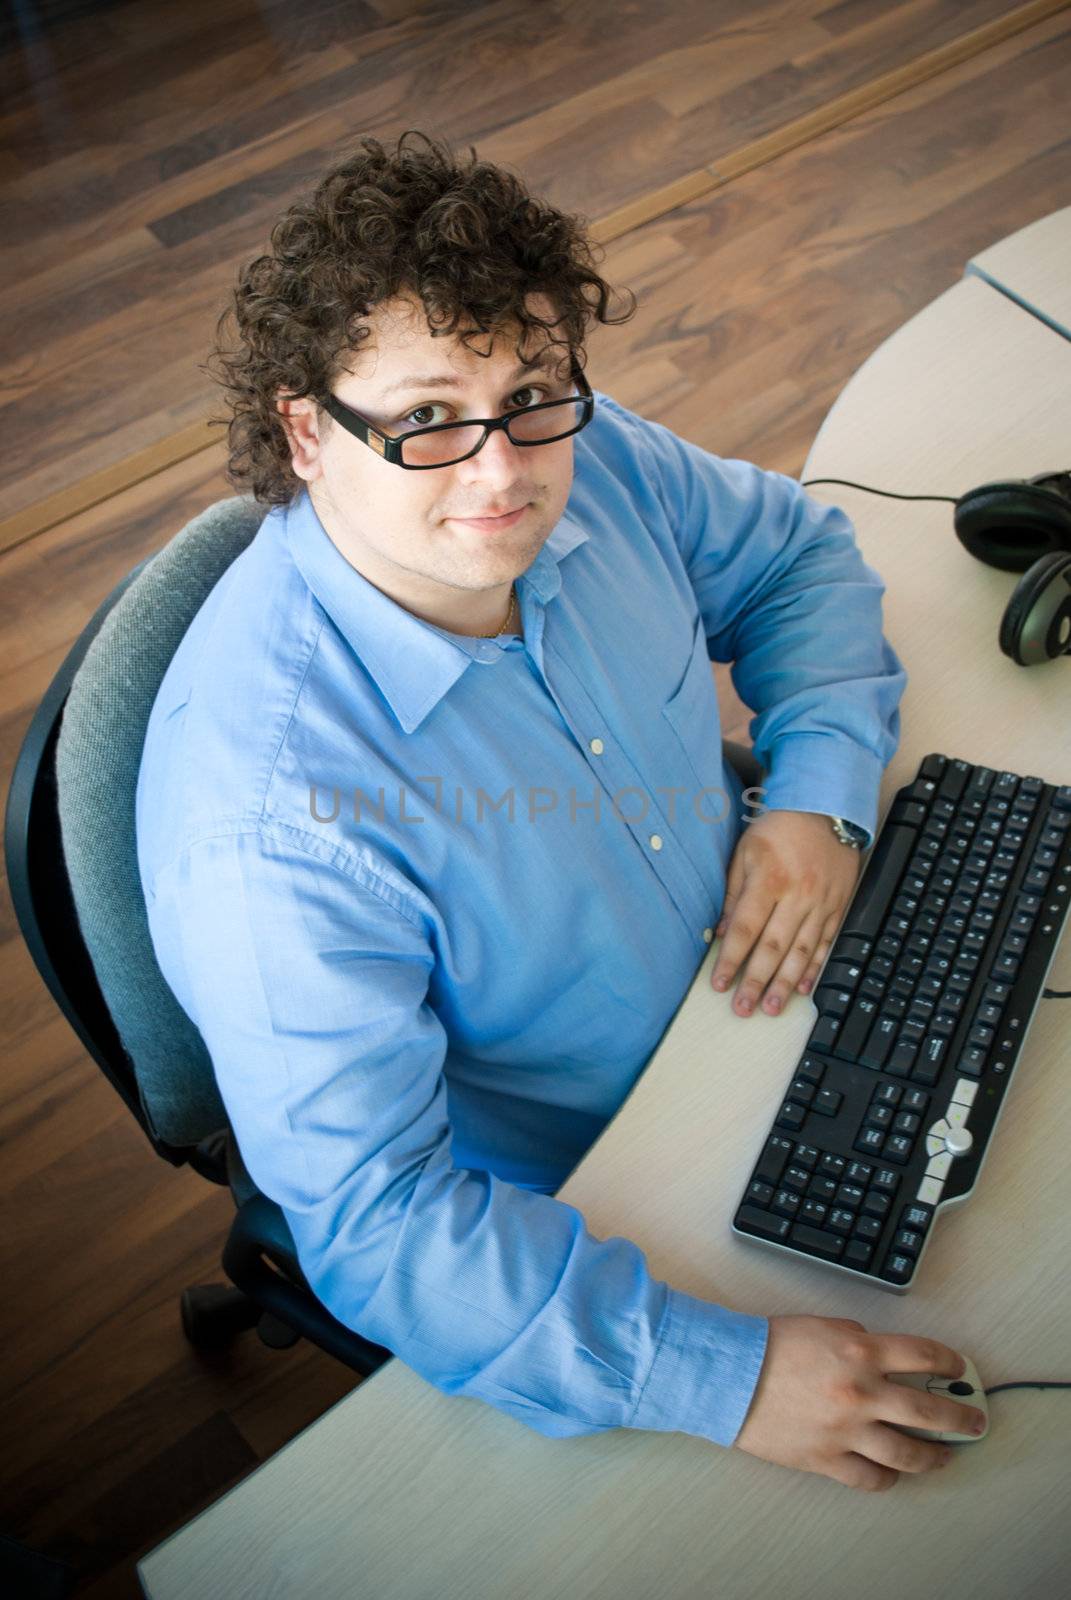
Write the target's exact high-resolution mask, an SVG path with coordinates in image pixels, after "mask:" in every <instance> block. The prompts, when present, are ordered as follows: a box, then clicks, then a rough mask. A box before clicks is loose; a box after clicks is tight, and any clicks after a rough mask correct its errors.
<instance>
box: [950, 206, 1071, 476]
mask: <svg viewBox="0 0 1071 1600" xmlns="http://www.w3.org/2000/svg"><path fill="white" fill-rule="evenodd" d="M966 271H967V272H968V273H974V274H977V275H978V276H979V277H981V278H984V279H985V280H986V281H988V282H989V283H991V284H994V285H995V286H996V287H997V288H998V289H1000V290H1002V291H1003V293H1004V294H1007V295H1010V296H1011V298H1012V299H1013V300H1017V301H1018V302H1019V304H1020V305H1021V306H1023V307H1024V308H1025V309H1026V310H1027V311H1030V312H1031V313H1032V314H1033V315H1034V316H1035V317H1041V319H1042V320H1043V321H1045V322H1047V323H1048V324H1049V325H1050V327H1052V328H1054V329H1055V330H1056V332H1057V333H1062V334H1063V336H1064V338H1065V339H1071V206H1066V207H1065V208H1064V210H1063V211H1054V212H1052V214H1051V215H1050V216H1047V217H1041V218H1039V220H1038V221H1037V222H1031V223H1030V224H1029V226H1028V227H1026V228H1020V229H1019V232H1018V233H1012V234H1009V235H1008V237H1007V238H1006V239H1001V240H1000V242H999V243H998V244H994V245H990V247H989V248H988V250H983V251H982V252H981V253H980V254H979V255H976V256H975V257H974V258H973V260H971V261H968V263H967V267H966ZM1039 470H1040V469H1039Z"/></svg>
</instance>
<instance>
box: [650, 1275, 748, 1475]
mask: <svg viewBox="0 0 1071 1600" xmlns="http://www.w3.org/2000/svg"><path fill="white" fill-rule="evenodd" d="M769 1333H770V1321H769V1318H768V1317H752V1316H749V1315H747V1314H746V1313H745V1312H742V1311H730V1310H728V1309H727V1307H725V1306H718V1305H714V1304H713V1303H712V1302H711V1301H709V1300H700V1299H698V1298H697V1297H696V1296H695V1295H690V1294H684V1293H683V1292H682V1291H681V1290H679V1289H670V1290H669V1294H668V1299H667V1304H666V1312H665V1316H664V1318H663V1320H662V1332H661V1336H660V1338H659V1341H658V1348H657V1350H656V1351H655V1358H654V1360H653V1362H652V1363H651V1370H650V1372H649V1373H648V1374H647V1382H646V1383H645V1385H644V1388H643V1393H642V1394H641V1395H640V1398H639V1403H638V1404H637V1406H636V1410H635V1411H634V1412H633V1415H632V1419H631V1421H630V1422H629V1423H628V1424H627V1426H628V1427H630V1428H651V1429H658V1430H661V1431H662V1432H667V1433H694V1434H698V1436H699V1437H700V1438H702V1439H710V1440H712V1442H713V1443H714V1444H723V1445H731V1444H733V1443H734V1442H735V1440H736V1436H737V1434H738V1433H739V1432H740V1429H741V1428H742V1427H743V1425H744V1418H745V1417H746V1416H747V1413H748V1408H749V1406H750V1405H751V1398H752V1396H753V1394H754V1393H755V1387H756V1385H757V1383H758V1381H759V1373H760V1372H761V1371H762V1363H763V1360H764V1358H765V1355H766V1342H767V1339H768V1338H769Z"/></svg>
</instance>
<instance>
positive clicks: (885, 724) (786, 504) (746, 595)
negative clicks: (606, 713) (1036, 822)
mask: <svg viewBox="0 0 1071 1600" xmlns="http://www.w3.org/2000/svg"><path fill="white" fill-rule="evenodd" d="M622 414H623V415H625V414H626V413H622ZM640 436H641V437H643V439H644V440H645V442H646V448H647V450H648V452H649V453H650V455H653V457H654V461H655V464H656V470H657V478H658V481H659V482H660V484H661V489H662V496H661V497H662V501H663V504H664V505H665V508H666V511H667V515H668V517H669V519H670V525H671V530H672V532H673V536H674V539H675V540H676V543H677V546H678V548H679V549H680V552H681V555H682V556H683V558H684V561H685V564H686V567H687V570H688V575H689V578H690V580H691V584H692V587H693V589H694V591H695V595H696V599H697V602H698V605H699V609H700V612H701V614H702V617H703V621H704V625H705V628H706V634H707V651H708V654H709V655H710V658H711V660H713V661H723V662H731V663H732V667H731V675H732V680H733V684H734V686H735V688H736V691H737V693H738V694H739V696H740V698H741V699H742V700H743V702H744V704H745V705H747V706H750V708H751V709H752V710H753V711H754V712H756V713H757V715H756V716H755V717H754V718H753V720H752V722H751V724H750V732H751V738H752V743H753V747H754V752H755V755H756V757H757V759H758V760H759V761H760V762H761V763H762V765H763V767H764V768H765V769H766V773H767V777H766V781H765V794H764V796H763V802H764V805H765V806H766V808H767V809H769V810H788V811H816V812H820V813H823V814H827V815H832V816H840V817H846V818H847V819H848V820H849V821H850V822H854V823H856V824H857V825H858V826H859V827H862V828H865V829H866V830H867V833H868V834H869V835H870V838H871V839H873V836H874V833H875V831H876V828H877V817H878V796H879V791H880V788H881V779H882V774H883V772H884V770H885V768H886V766H887V765H888V763H889V761H890V760H891V759H892V757H893V755H894V754H895V752H896V748H897V745H898V744H899V742H900V712H899V703H900V700H901V698H902V696H903V693H904V689H905V688H906V686H907V673H906V671H905V670H904V667H903V664H902V663H901V661H900V659H899V657H898V656H897V655H896V653H895V651H894V650H893V648H892V646H891V645H890V644H889V642H888V641H887V639H885V637H884V635H883V632H882V607H881V598H882V595H883V594H884V593H885V584H884V583H883V581H882V579H881V578H880V576H879V575H878V573H877V572H876V571H875V570H874V569H873V568H872V567H870V566H868V565H867V563H866V562H865V561H864V560H863V557H862V555H861V554H860V551H859V548H858V546H857V544H856V542H855V535H854V530H853V528H852V524H851V523H850V521H849V520H848V518H847V516H846V515H845V513H844V512H843V511H842V510H840V508H839V507H837V506H826V505H822V504H820V503H819V502H818V501H816V500H813V499H811V498H810V496H808V495H807V494H806V493H805V492H804V490H803V489H802V488H801V487H800V485H799V484H798V483H797V482H796V481H795V479H793V478H789V477H786V476H784V475H783V474H782V473H778V472H766V471H764V470H763V469H761V468H760V467H757V466H754V465H753V464H752V463H751V462H748V461H738V460H731V459H723V458H721V457H718V456H714V455H712V454H711V453H710V452H709V451H707V450H704V449H702V448H701V447H700V446H698V445H695V444H691V443H689V441H687V440H685V439H681V438H679V437H678V436H677V435H676V434H675V433H673V432H672V431H671V430H670V429H669V428H666V427H664V426H663V425H662V424H661V423H656V422H648V421H644V422H643V424H642V431H641V435H640Z"/></svg>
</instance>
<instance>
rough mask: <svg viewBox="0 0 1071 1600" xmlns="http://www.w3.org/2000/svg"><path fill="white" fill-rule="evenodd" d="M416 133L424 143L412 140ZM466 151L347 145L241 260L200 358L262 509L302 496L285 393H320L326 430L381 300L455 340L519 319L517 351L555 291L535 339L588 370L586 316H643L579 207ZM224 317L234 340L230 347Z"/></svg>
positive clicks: (427, 141) (246, 486)
mask: <svg viewBox="0 0 1071 1600" xmlns="http://www.w3.org/2000/svg"><path fill="white" fill-rule="evenodd" d="M410 138H413V139H415V140H422V141H423V143H424V145H426V147H427V148H426V149H421V148H420V147H419V146H418V147H416V148H414V147H413V146H412V145H411V144H407V142H406V141H407V140H409V139H410ZM468 150H469V155H468V158H467V159H464V158H463V159H460V160H459V159H458V157H457V156H456V155H455V154H454V152H453V151H452V150H451V149H450V147H449V145H447V144H446V143H445V141H442V140H434V139H431V138H429V137H428V136H427V135H426V134H423V133H418V132H416V130H414V129H409V130H407V131H406V132H405V133H403V134H402V135H401V136H400V138H399V139H398V143H397V148H396V149H394V150H389V149H386V148H385V147H384V146H383V145H382V144H381V143H380V142H379V140H378V139H373V138H370V137H363V138H361V139H360V140H359V141H358V143H357V147H356V148H353V147H343V149H342V150H341V152H340V159H339V160H338V161H337V162H336V163H335V165H333V166H332V167H331V168H330V169H329V170H328V171H327V172H326V173H325V174H324V176H323V178H322V179H321V180H320V182H319V184H318V185H317V187H316V189H315V190H314V192H313V193H312V194H311V196H308V197H306V198H304V199H301V200H298V201H297V202H296V203H295V204H294V205H292V206H290V208H289V209H288V210H287V211H285V212H284V213H283V215H282V216H281V217H280V219H279V221H278V222H277V223H276V224H275V226H274V228H273V229H272V233H271V254H270V255H261V256H258V257H257V258H256V259H255V260H254V261H251V262H250V263H249V264H248V265H247V266H245V267H243V268H242V269H241V271H240V272H239V275H238V280H237V283H236V285H235V288H234V304H233V306H228V307H227V309H226V310H225V311H224V312H223V314H222V316H221V317H220V319H219V322H218V324H217V327H216V345H215V347H214V348H213V350H212V353H211V355H210V357H209V361H208V362H207V363H206V364H204V365H202V366H201V368H200V370H201V371H203V372H207V373H208V374H209V376H210V377H212V378H213V379H214V380H215V381H217V382H218V383H220V384H221V385H222V387H223V389H224V391H225V400H226V404H227V406H228V408H229V410H230V413H231V415H230V417H229V419H228V418H226V417H214V418H212V419H211V420H210V426H215V427H226V428H227V443H228V450H229V460H228V465H227V472H226V476H227V480H228V482H229V483H231V484H232V485H233V486H234V488H235V489H237V490H239V491H242V492H249V491H251V492H252V494H253V496H254V498H255V499H256V500H257V501H258V502H260V503H261V504H264V505H269V506H271V505H289V504H290V503H291V502H292V501H293V500H294V498H295V497H296V495H297V494H298V493H299V492H300V490H301V488H302V486H303V485H302V480H301V479H299V478H298V477H297V475H296V474H295V473H294V471H293V469H292V467H291V464H290V446H289V443H288V441H287V437H286V432H285V429H284V427H283V423H282V419H281V417H280V415H279V412H278V410H277V407H276V395H277V393H278V392H279V391H280V390H283V391H286V392H287V393H289V394H290V395H292V396H294V397H301V396H306V395H308V396H311V397H312V398H313V399H314V401H315V404H316V415H317V419H318V422H319V424H320V426H321V429H326V428H327V427H328V426H329V425H330V422H331V419H330V417H329V414H328V413H327V412H326V411H325V410H324V408H323V403H322V402H323V399H324V397H325V396H326V394H327V392H328V390H329V389H330V388H331V386H332V384H333V382H334V381H335V379H336V378H337V377H338V376H339V374H340V372H342V371H343V370H344V368H343V358H345V357H346V356H347V355H350V354H351V353H352V352H353V351H354V350H356V349H357V348H358V346H359V345H360V344H362V343H363V342H364V341H366V340H367V339H368V338H370V337H371V336H372V333H373V329H372V328H371V327H369V326H368V325H367V323H362V322H361V320H360V319H361V318H363V317H368V316H369V314H370V313H371V311H372V310H373V308H374V307H375V306H377V305H378V304H379V303H380V302H381V301H384V300H388V299H392V298H393V297H395V296H396V295H399V294H402V293H405V292H408V293H409V294H411V295H414V296H417V295H418V296H419V298H420V301H421V302H422V304H423V308H424V313H425V316H426V318H427V324H428V329H429V331H430V333H431V334H432V336H433V337H437V338H438V337H447V336H450V335H455V334H457V332H458V328H459V326H460V324H461V323H462V322H463V321H464V323H465V327H466V331H465V332H464V333H462V334H461V335H460V338H461V342H462V343H463V344H464V345H465V347H466V348H468V349H472V348H473V347H472V346H471V345H469V339H470V337H478V336H480V335H486V334H488V333H492V334H495V333H497V332H499V331H501V330H503V329H504V328H506V327H507V326H515V325H516V324H520V330H521V331H520V334H519V337H518V341H517V350H518V353H520V352H521V351H522V350H524V349H525V346H526V343H527V339H528V336H529V335H530V333H531V331H532V330H533V329H534V328H542V329H543V330H544V331H545V332H546V333H548V334H552V332H553V327H554V326H556V325H557V324H552V323H548V322H546V321H544V320H543V319H542V318H541V317H539V316H536V315H535V314H534V313H533V312H532V311H530V309H529V307H528V306H527V304H526V301H527V299H528V297H529V296H530V295H532V294H543V295H546V296H547V297H548V299H549V300H550V303H551V305H552V306H554V307H556V308H557V310H558V312H559V320H560V323H561V325H562V327H563V334H564V337H563V338H554V337H553V336H552V337H551V338H550V339H549V340H548V341H547V342H546V343H544V344H543V345H542V346H541V347H540V348H541V349H546V347H547V343H549V344H561V345H563V346H566V347H567V349H568V353H569V355H570V356H572V357H574V358H575V359H576V360H577V362H578V364H579V365H580V366H581V368H582V367H583V364H584V362H583V348H584V339H585V335H586V333H587V329H588V326H589V323H590V322H591V321H592V320H593V319H594V318H595V317H597V318H598V320H599V321H600V322H602V323H605V324H610V323H619V322H627V321H628V320H629V318H630V317H632V316H633V315H634V314H635V311H636V297H635V296H634V295H633V294H632V292H631V290H628V291H626V293H627V294H628V295H629V297H630V299H631V301H632V305H631V307H630V308H629V309H628V310H627V311H626V312H624V313H623V314H622V315H621V316H618V317H612V316H609V315H608V314H607V307H608V304H609V299H610V289H609V286H608V285H607V284H606V283H605V282H604V281H603V279H602V278H601V277H600V276H599V275H598V273H597V271H596V270H595V269H596V265H597V264H598V263H597V262H596V258H595V256H594V254H593V251H592V246H591V243H590V241H589V240H588V238H587V235H586V230H585V223H586V219H585V218H582V217H579V216H573V215H568V214H566V213H563V212H561V211H558V210H555V209H554V208H553V207H552V206H550V205H548V204H546V203H544V202H542V201H540V200H538V199H533V197H532V196H531V195H530V193H529V191H528V190H527V188H526V187H525V185H524V184H523V182H521V180H520V179H519V178H517V177H516V176H515V175H514V174H513V173H511V172H509V171H507V170H505V169H504V168H502V167H497V166H494V165H492V164H491V163H490V162H487V161H480V160H478V159H477V156H476V150H475V148H474V147H473V146H471V145H470V146H469V147H468ZM596 248H599V249H601V247H599V246H597V247H596ZM600 260H601V257H600ZM231 317H234V319H235V322H236V324H237V333H238V342H237V345H236V346H235V347H234V348H228V347H225V346H224V344H223V343H222V336H223V333H224V330H225V328H226V326H227V323H228V319H229V318H231ZM472 324H474V325H475V326H472ZM475 353H476V354H480V355H489V354H490V351H489V350H487V351H485V350H479V351H475ZM563 360H564V358H563ZM212 362H216V363H218V365H219V367H220V369H221V371H220V372H218V373H217V372H216V371H215V370H213V367H212Z"/></svg>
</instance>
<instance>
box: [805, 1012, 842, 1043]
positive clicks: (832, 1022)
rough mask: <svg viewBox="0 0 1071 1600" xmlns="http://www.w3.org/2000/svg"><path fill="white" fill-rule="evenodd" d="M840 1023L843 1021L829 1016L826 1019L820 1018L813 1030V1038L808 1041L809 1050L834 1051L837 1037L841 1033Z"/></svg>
mask: <svg viewBox="0 0 1071 1600" xmlns="http://www.w3.org/2000/svg"><path fill="white" fill-rule="evenodd" d="M840 1023H841V1019H840V1018H839V1017H833V1016H829V1015H828V1014H827V1015H826V1016H824V1017H819V1019H818V1021H817V1022H816V1023H815V1025H814V1027H813V1028H812V1029H811V1037H810V1038H809V1039H808V1040H807V1048H808V1050H826V1051H830V1050H832V1049H833V1046H834V1044H835V1043H836V1040H837V1035H838V1034H839V1033H840Z"/></svg>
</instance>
